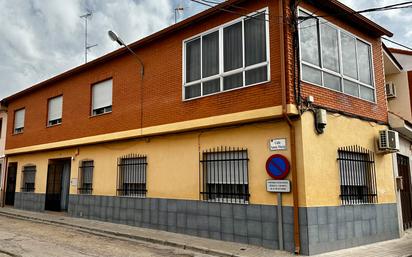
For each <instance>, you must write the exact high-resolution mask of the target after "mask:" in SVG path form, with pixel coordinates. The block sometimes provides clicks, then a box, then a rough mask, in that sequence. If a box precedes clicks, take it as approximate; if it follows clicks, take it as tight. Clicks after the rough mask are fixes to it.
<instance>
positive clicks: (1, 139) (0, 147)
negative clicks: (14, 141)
mask: <svg viewBox="0 0 412 257" xmlns="http://www.w3.org/2000/svg"><path fill="white" fill-rule="evenodd" d="M0 119H2V125H1V126H2V127H1V130H0V131H1V135H0V165H1V168H0V189H1V188H2V183H1V182H2V181H3V174H4V171H5V170H6V167H5V163H4V158H3V157H4V148H5V146H6V134H7V133H6V128H7V113H6V112H3V111H0Z"/></svg>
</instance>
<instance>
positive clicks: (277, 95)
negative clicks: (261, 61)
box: [6, 0, 281, 149]
mask: <svg viewBox="0 0 412 257" xmlns="http://www.w3.org/2000/svg"><path fill="white" fill-rule="evenodd" d="M242 6H243V7H244V8H247V9H248V10H250V12H253V11H255V10H258V9H261V8H264V7H266V6H269V7H270V8H269V12H270V14H271V15H273V16H275V17H276V15H277V13H278V7H277V1H270V0H266V1H264V0H261V1H258V0H253V1H246V3H244V4H242ZM238 10H239V9H238ZM242 12H244V10H243V9H242ZM238 17H239V16H238V15H236V14H231V13H225V12H222V13H220V14H217V15H214V16H212V17H208V18H207V19H206V20H203V21H201V22H198V23H193V24H192V25H191V26H190V27H186V28H184V29H183V30H181V31H180V32H177V33H174V34H173V35H170V36H167V37H164V38H161V39H158V40H156V41H154V42H152V43H150V44H149V45H146V46H144V47H143V48H140V49H136V52H137V54H138V55H139V57H140V58H141V59H142V60H143V62H144V64H145V76H144V86H143V88H144V89H143V127H147V126H154V125H160V124H167V123H172V122H179V121H184V120H190V119H197V118H204V117H210V116H214V115H222V114H228V113H234V112H240V111H246V110H251V109H258V108H264V107H269V106H276V105H280V104H281V89H280V84H279V80H280V63H279V62H280V57H279V56H280V50H279V30H278V28H279V26H278V25H277V23H276V22H277V21H275V22H271V24H270V26H269V28H270V53H271V56H270V64H271V67H270V68H271V82H269V83H266V84H261V85H258V86H253V87H249V88H244V89H239V90H235V91H230V92H225V93H220V94H217V95H213V96H208V97H204V98H200V99H196V100H190V101H182V41H183V40H185V39H186V38H188V37H191V36H194V35H196V34H199V33H201V32H203V31H206V30H208V29H211V28H213V27H216V26H218V25H220V24H223V23H225V22H228V21H231V20H233V19H236V18H238ZM270 17H272V16H270ZM272 20H275V18H273V17H272V18H271V21H272ZM139 69H140V68H139V65H138V63H137V62H136V60H135V59H134V57H133V56H130V55H123V56H120V57H117V58H115V59H112V60H110V61H107V62H105V63H103V64H99V65H98V66H95V67H94V68H90V69H88V70H87V71H83V72H80V73H78V74H76V75H72V76H70V77H69V78H66V79H63V80H61V81H59V82H55V83H53V84H50V85H48V86H46V87H43V88H42V89H39V90H36V91H34V92H32V93H30V94H27V95H24V96H21V97H20V98H18V99H15V100H13V101H11V102H10V103H9V114H10V119H9V122H8V133H9V135H8V138H7V146H6V148H7V149H12V148H17V147H24V146H30V145H36V144H44V143H50V142H56V141H61V140H68V139H74V138H79V137H86V136H92V135H97V134H103V133H110V132H117V131H123V130H130V129H136V128H140V123H141V117H140V110H141V109H140V96H141V95H140V92H141V91H140V79H139ZM107 78H113V112H112V113H111V114H106V115H102V116H98V117H90V109H91V107H90V98H91V85H92V84H93V83H96V82H98V81H101V80H103V79H107ZM61 94H62V95H63V122H62V124H61V125H59V126H55V127H50V128H47V127H46V122H47V100H48V99H49V98H51V97H54V96H57V95H61ZM23 107H25V108H26V118H25V128H24V133H22V134H19V135H12V132H13V120H14V119H13V114H14V111H15V110H18V109H20V108H23Z"/></svg>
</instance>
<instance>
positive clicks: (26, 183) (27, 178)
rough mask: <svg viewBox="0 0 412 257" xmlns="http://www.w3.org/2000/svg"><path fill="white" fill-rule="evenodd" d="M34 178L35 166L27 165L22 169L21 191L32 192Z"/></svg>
mask: <svg viewBox="0 0 412 257" xmlns="http://www.w3.org/2000/svg"><path fill="white" fill-rule="evenodd" d="M35 178H36V166H34V165H27V166H24V167H23V171H22V186H21V191H22V192H34V182H35Z"/></svg>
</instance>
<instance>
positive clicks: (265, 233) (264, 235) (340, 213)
mask: <svg viewBox="0 0 412 257" xmlns="http://www.w3.org/2000/svg"><path fill="white" fill-rule="evenodd" d="M44 205H45V195H44V194H34V193H16V196H15V207H16V208H19V209H24V210H29V211H40V212H41V211H44ZM68 213H69V215H71V216H74V217H81V218H87V219H95V220H101V221H107V222H113V223H121V224H127V225H132V226H138V227H144V228H151V229H159V230H165V231H170V232H175V233H182V234H188V235H193V236H199V237H206V238H212V239H217V240H224V241H233V242H240V243H247V244H252V245H258V246H263V247H266V248H270V249H279V241H278V234H277V233H278V227H277V226H278V225H277V224H278V223H277V221H278V217H277V210H276V206H274V205H255V204H248V205H241V204H224V203H210V202H203V201H191V200H174V199H157V198H129V197H115V196H93V195H70V198H69V209H68ZM299 223H300V237H301V254H304V255H313V254H318V253H323V252H328V251H333V250H338V249H344V248H350V247H354V246H359V245H364V244H369V243H374V242H378V241H384V240H389V239H394V238H398V237H399V231H398V229H399V228H398V217H397V208H396V204H395V203H394V204H366V205H352V206H330V207H308V208H304V207H301V208H299ZM283 231H284V235H283V237H284V248H285V250H287V251H290V252H293V251H294V240H293V209H292V207H283Z"/></svg>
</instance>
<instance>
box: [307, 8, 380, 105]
mask: <svg viewBox="0 0 412 257" xmlns="http://www.w3.org/2000/svg"><path fill="white" fill-rule="evenodd" d="M299 17H301V18H303V21H302V22H301V23H300V27H299V35H300V37H299V38H300V56H301V79H302V80H303V81H306V82H309V83H312V84H316V85H320V86H323V87H326V88H329V89H332V90H335V91H339V92H343V93H345V94H348V95H351V96H355V97H358V98H362V99H364V100H368V101H371V102H374V101H375V88H374V83H373V72H372V52H371V45H370V44H368V43H366V42H365V41H363V40H361V39H359V38H357V37H355V36H353V35H352V34H349V33H348V32H346V31H344V30H342V29H340V28H337V27H336V26H334V25H332V24H331V23H329V22H327V21H325V20H323V19H321V18H316V17H315V16H311V15H310V14H309V13H307V12H304V11H302V10H300V11H299Z"/></svg>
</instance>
